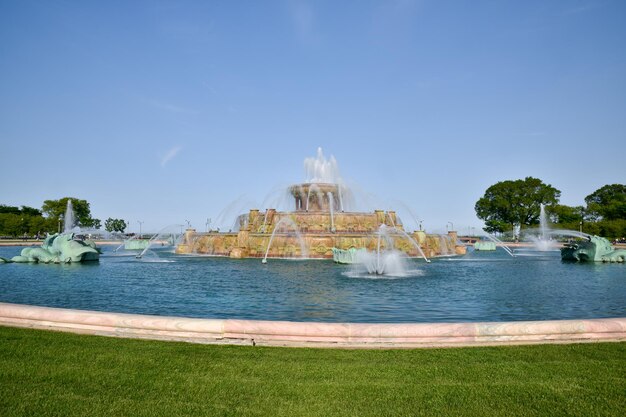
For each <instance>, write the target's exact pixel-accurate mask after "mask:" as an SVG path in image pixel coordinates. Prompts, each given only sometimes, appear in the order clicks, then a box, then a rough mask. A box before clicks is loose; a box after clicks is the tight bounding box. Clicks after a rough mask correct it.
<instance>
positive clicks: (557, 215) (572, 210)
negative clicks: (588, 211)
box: [546, 204, 585, 224]
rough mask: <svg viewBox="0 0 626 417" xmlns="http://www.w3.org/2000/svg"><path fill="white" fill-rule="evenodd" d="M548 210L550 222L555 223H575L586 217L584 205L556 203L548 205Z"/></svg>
mask: <svg viewBox="0 0 626 417" xmlns="http://www.w3.org/2000/svg"><path fill="white" fill-rule="evenodd" d="M546 211H547V212H548V214H549V216H550V222H552V223H555V224H574V223H579V222H580V221H582V220H583V219H584V215H585V208H584V207H583V206H576V207H572V206H566V205H563V204H554V205H552V206H549V207H546Z"/></svg>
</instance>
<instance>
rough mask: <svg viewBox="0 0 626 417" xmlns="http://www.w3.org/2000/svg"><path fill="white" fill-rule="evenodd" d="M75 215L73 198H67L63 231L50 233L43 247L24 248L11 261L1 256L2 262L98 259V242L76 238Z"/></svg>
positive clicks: (58, 261) (0, 260) (55, 261)
mask: <svg viewBox="0 0 626 417" xmlns="http://www.w3.org/2000/svg"><path fill="white" fill-rule="evenodd" d="M75 217H76V216H75V215H74V209H73V207H72V200H67V208H66V209H65V217H64V224H63V230H64V232H63V233H60V234H59V233H55V234H53V235H50V234H48V235H47V236H46V238H45V239H44V241H43V243H42V244H41V247H38V248H37V247H31V248H24V249H22V251H21V253H20V254H19V255H18V256H14V257H13V258H11V260H10V261H9V260H7V259H4V258H0V262H2V263H7V262H17V263H45V264H48V263H55V264H58V263H72V262H86V261H97V260H98V259H99V258H100V251H99V249H98V248H97V247H96V244H95V243H94V242H93V241H91V240H87V239H85V240H80V239H77V238H76V235H75V233H74V232H73V230H74V226H75Z"/></svg>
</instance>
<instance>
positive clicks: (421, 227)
mask: <svg viewBox="0 0 626 417" xmlns="http://www.w3.org/2000/svg"><path fill="white" fill-rule="evenodd" d="M423 221H424V220H420V232H421V231H422V222H423Z"/></svg>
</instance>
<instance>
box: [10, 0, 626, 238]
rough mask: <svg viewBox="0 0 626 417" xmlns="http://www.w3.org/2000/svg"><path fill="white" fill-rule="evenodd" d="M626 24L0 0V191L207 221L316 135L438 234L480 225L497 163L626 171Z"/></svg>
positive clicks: (514, 175)
mask: <svg viewBox="0 0 626 417" xmlns="http://www.w3.org/2000/svg"><path fill="white" fill-rule="evenodd" d="M625 22H626V2H624V1H621V0H598V1H593V0H581V1H576V0H569V1H458V2H457V1H428V0H426V1H411V0H399V1H374V0H371V1H366V0H364V1H341V2H337V1H296V0H294V1H263V2H256V1H198V2H191V1H100V2H96V1H51V0H44V1H33V0H19V1H18V0H0V141H1V145H2V146H1V148H0V149H1V151H0V155H1V162H0V178H1V180H2V182H1V185H0V187H1V188H0V190H1V191H0V204H10V205H29V206H34V207H40V206H41V204H42V202H43V200H45V199H57V198H61V197H64V196H74V197H78V198H83V199H86V200H88V201H89V202H91V208H92V213H93V214H94V216H95V217H98V218H101V219H102V220H104V219H105V218H107V217H118V218H124V219H127V220H130V222H131V229H137V228H138V224H137V220H142V221H144V222H145V223H144V226H143V227H144V230H157V229H159V228H161V227H163V226H166V225H168V224H172V223H183V222H184V221H185V220H190V221H191V223H192V225H194V226H195V227H197V228H198V229H204V224H205V221H206V219H207V218H209V217H210V218H212V219H213V221H214V222H215V221H216V219H217V217H218V215H219V214H220V212H222V210H223V209H224V208H225V207H226V206H229V205H231V206H232V207H235V206H237V205H244V206H246V207H247V206H249V205H255V206H257V208H261V209H264V208H265V207H262V204H263V201H264V200H265V197H266V195H267V194H268V193H269V192H270V191H272V189H275V188H276V187H277V186H279V185H286V184H289V183H295V182H299V181H302V180H304V176H305V175H304V168H303V160H304V158H305V157H309V156H314V155H315V153H316V149H317V147H318V146H321V147H322V148H323V149H324V152H325V154H326V155H327V156H330V155H334V156H335V158H336V159H337V161H338V163H339V168H340V170H341V175H342V177H343V178H345V179H346V180H347V181H349V182H353V183H357V184H358V185H359V187H360V188H362V189H364V190H367V191H368V192H370V193H372V194H375V195H376V196H378V198H379V201H381V203H380V204H381V205H386V207H381V208H393V207H397V208H399V211H402V210H401V209H400V206H408V207H410V208H411V209H412V211H413V212H414V214H415V215H416V216H417V217H419V218H420V219H422V220H423V224H424V226H425V227H426V228H427V229H428V230H431V231H435V230H440V231H441V230H445V228H446V223H447V222H449V221H451V222H454V226H455V228H457V229H459V230H461V231H462V232H463V231H464V230H467V228H468V227H470V226H475V227H477V228H478V227H479V226H481V225H482V223H481V222H480V221H479V220H478V219H477V218H476V216H475V212H474V204H475V202H476V200H477V199H478V198H480V197H481V196H482V194H483V193H484V191H485V189H486V188H487V187H488V186H490V185H492V184H494V183H495V182H497V181H501V180H506V179H518V178H524V177H526V176H535V177H538V178H541V179H542V180H544V181H545V182H547V183H549V184H552V185H553V186H555V187H556V188H558V189H560V190H561V191H562V198H561V202H562V203H564V204H569V205H579V204H583V199H584V197H585V196H586V195H588V194H590V193H591V192H593V191H594V190H596V189H597V188H599V187H601V186H602V185H605V184H610V183H624V181H626V163H625V157H626V23H625ZM234 200H237V201H236V202H235V203H232V202H233V201H234ZM398 201H399V203H398ZM248 202H249V203H248ZM404 220H405V222H407V223H408V221H409V219H406V218H405V219H404Z"/></svg>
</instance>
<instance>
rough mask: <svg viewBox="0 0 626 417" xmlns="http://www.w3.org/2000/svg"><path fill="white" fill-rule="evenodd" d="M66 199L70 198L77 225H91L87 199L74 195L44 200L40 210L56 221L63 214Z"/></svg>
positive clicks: (65, 207) (91, 220)
mask: <svg viewBox="0 0 626 417" xmlns="http://www.w3.org/2000/svg"><path fill="white" fill-rule="evenodd" d="M67 200H72V208H73V209H74V215H75V216H76V220H77V222H78V224H77V225H78V226H82V227H91V226H92V224H93V219H92V218H91V209H90V208H89V203H88V202H87V200H80V199H78V198H74V197H63V198H61V199H59V200H46V201H44V202H43V206H42V208H41V210H42V211H43V213H44V214H45V215H46V216H48V217H50V218H53V219H55V221H56V220H58V219H59V218H60V217H61V215H62V214H63V215H65V211H66V209H67Z"/></svg>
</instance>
